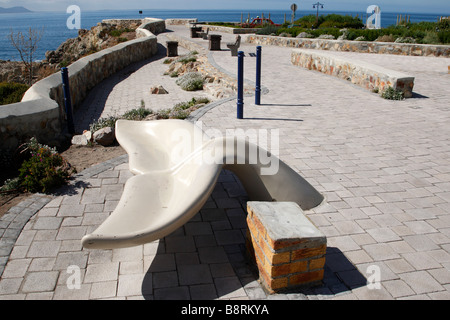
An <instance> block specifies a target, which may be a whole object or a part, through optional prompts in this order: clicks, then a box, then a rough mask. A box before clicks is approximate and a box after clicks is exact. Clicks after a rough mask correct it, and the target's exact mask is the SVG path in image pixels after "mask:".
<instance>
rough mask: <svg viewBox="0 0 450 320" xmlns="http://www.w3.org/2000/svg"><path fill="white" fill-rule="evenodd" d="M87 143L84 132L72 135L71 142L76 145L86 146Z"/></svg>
mask: <svg viewBox="0 0 450 320" xmlns="http://www.w3.org/2000/svg"><path fill="white" fill-rule="evenodd" d="M88 143H89V141H88V139H87V137H86V136H85V135H84V134H80V135H76V136H73V137H72V144H73V145H76V146H87V145H88Z"/></svg>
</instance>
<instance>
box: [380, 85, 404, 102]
mask: <svg viewBox="0 0 450 320" xmlns="http://www.w3.org/2000/svg"><path fill="white" fill-rule="evenodd" d="M381 97H382V98H384V99H388V100H403V99H404V98H405V97H404V95H403V92H402V91H400V90H398V89H394V88H392V87H388V88H387V89H385V90H384V91H383V93H381Z"/></svg>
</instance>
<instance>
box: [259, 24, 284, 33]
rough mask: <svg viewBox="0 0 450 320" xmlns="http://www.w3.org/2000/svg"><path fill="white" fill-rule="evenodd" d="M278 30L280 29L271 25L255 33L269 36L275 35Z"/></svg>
mask: <svg viewBox="0 0 450 320" xmlns="http://www.w3.org/2000/svg"><path fill="white" fill-rule="evenodd" d="M278 29H280V28H279V27H277V26H273V25H270V24H269V25H266V26H264V27H262V28H260V29H258V31H256V34H261V35H271V34H273V33H274V34H277V32H278Z"/></svg>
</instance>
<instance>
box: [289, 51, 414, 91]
mask: <svg viewBox="0 0 450 320" xmlns="http://www.w3.org/2000/svg"><path fill="white" fill-rule="evenodd" d="M291 62H292V63H293V64H294V65H296V66H300V67H303V68H306V69H309V70H316V71H319V72H322V73H326V74H328V75H331V76H335V77H338V78H340V79H344V80H348V81H350V82H352V83H353V84H356V85H358V86H361V87H363V88H366V89H368V90H371V91H373V90H378V92H380V93H381V92H383V91H384V90H385V89H387V87H392V88H394V89H398V90H401V91H402V92H403V94H404V97H405V98H410V97H412V92H413V88H414V77H412V76H410V75H407V74H405V73H403V72H399V71H395V70H391V69H388V68H384V67H382V66H379V65H374V64H371V63H367V62H363V61H358V60H355V59H347V58H344V57H339V56H336V55H333V54H332V53H328V52H323V51H311V50H305V49H294V50H293V51H292V55H291Z"/></svg>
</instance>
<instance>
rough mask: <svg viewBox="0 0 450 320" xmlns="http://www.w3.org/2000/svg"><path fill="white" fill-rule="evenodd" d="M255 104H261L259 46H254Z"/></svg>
mask: <svg viewBox="0 0 450 320" xmlns="http://www.w3.org/2000/svg"><path fill="white" fill-rule="evenodd" d="M255 104H256V105H257V106H259V105H260V104H261V46H257V47H256V87H255Z"/></svg>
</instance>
